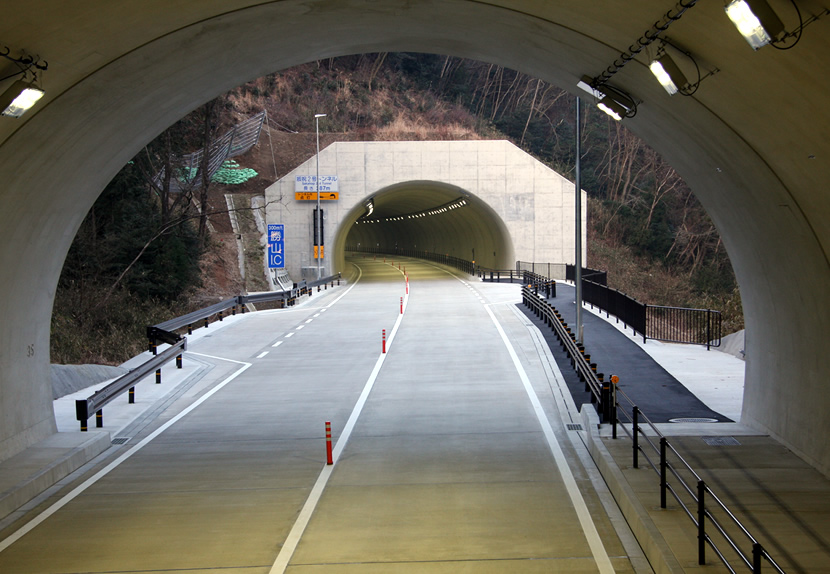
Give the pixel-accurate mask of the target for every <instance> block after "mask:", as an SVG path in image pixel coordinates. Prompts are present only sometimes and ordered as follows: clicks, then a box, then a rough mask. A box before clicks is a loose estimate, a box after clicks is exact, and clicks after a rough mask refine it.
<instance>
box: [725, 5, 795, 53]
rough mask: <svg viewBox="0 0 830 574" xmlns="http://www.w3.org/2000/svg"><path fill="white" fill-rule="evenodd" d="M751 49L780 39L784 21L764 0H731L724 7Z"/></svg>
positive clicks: (756, 48)
mask: <svg viewBox="0 0 830 574" xmlns="http://www.w3.org/2000/svg"><path fill="white" fill-rule="evenodd" d="M724 10H726V15H727V16H728V17H729V19H730V20H732V23H733V24H735V27H736V28H737V29H738V32H740V33H741V35H742V36H743V37H744V39H745V40H746V41H747V42H749V45H750V46H752V49H753V50H758V49H759V48H761V47H763V46H766V45H767V44H769V43H771V42H775V41H778V40H781V36H782V35H783V34H784V23H783V22H782V21H781V19H780V18H779V17H778V15H777V14H776V13H775V11H774V10H773V9H772V8H770V5H769V4H768V3H767V1H766V0H733V1H732V2H730V3H729V4H727V5H726V7H725V8H724Z"/></svg>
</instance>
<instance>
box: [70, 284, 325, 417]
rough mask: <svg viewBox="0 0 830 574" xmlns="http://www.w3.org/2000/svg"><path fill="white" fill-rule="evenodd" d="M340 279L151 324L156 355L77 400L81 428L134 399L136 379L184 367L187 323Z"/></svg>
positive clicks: (292, 297)
mask: <svg viewBox="0 0 830 574" xmlns="http://www.w3.org/2000/svg"><path fill="white" fill-rule="evenodd" d="M340 279H341V275H340V273H337V274H336V275H331V276H329V277H324V278H322V279H318V280H315V281H311V282H306V281H302V282H300V283H299V284H295V285H294V288H293V289H291V290H290V291H284V292H276V291H272V292H266V293H255V294H252V295H250V294H249V295H237V296H236V297H231V298H229V299H225V300H224V301H220V302H219V303H215V304H213V305H210V306H208V307H204V308H202V309H198V310H196V311H193V312H192V313H187V314H186V315H181V316H179V317H174V318H173V319H170V320H168V321H164V322H163V323H159V324H157V325H152V326H150V327H147V338H148V340H149V348H150V352H152V353H153V358H151V359H150V360H148V361H146V362H144V363H142V364H141V365H139V366H138V367H136V368H135V369H133V370H131V371H130V372H129V373H127V374H126V375H123V376H121V377H119V378H118V379H116V380H114V381H113V382H112V383H110V384H109V385H107V386H105V387H104V388H102V389H100V390H98V391H97V392H95V393H94V394H92V395H90V396H89V397H87V398H86V399H79V400H76V401H75V416H76V418H77V420H78V421H79V422H80V425H81V430H82V431H86V430H87V424H88V421H89V419H90V418H91V417H92V413H95V424H96V426H97V427H99V428H100V427H102V426H103V421H104V411H103V409H104V406H106V405H107V404H109V403H110V402H112V401H113V400H114V399H116V398H117V397H119V396H120V395H122V394H123V393H125V392H129V398H128V401H129V403H130V404H132V403H134V402H135V385H136V383H138V382H139V381H140V380H142V379H143V378H145V377H146V376H148V375H149V374H150V373H152V372H153V371H155V372H156V383H159V384H160V383H161V367H162V366H163V365H164V364H165V363H167V362H168V361H171V360H172V359H173V358H174V357H175V359H176V366H177V367H178V368H180V369H181V368H182V353H183V352H184V351H185V350H186V348H187V338H186V337H183V336H181V335H179V334H177V333H175V332H174V331H178V330H180V329H183V328H185V327H187V333H188V334H192V333H193V326H194V325H196V324H197V323H201V322H202V321H204V326H205V327H207V326H208V324H209V319H210V317H212V316H214V315H217V316H218V319H219V320H220V321H221V320H222V319H223V314H224V312H225V311H227V310H228V309H231V314H232V315H235V314H236V308H237V307H240V306H241V308H242V312H243V313H244V312H245V305H246V304H247V303H261V302H265V301H277V300H282V301H283V302H285V304H286V305H287V306H291V305H293V304H294V302H295V301H296V299H297V298H298V297H300V296H302V295H311V293H312V291H313V288H314V287H317V291H318V292H319V291H321V287H325V288H326V289H328V285H329V284H331V286H332V287H334V283H335V281H336V282H337V284H338V285H339V284H340ZM159 342H162V343H168V344H169V345H170V348H168V349H166V350H165V351H164V352H162V353H161V354H158V344H159Z"/></svg>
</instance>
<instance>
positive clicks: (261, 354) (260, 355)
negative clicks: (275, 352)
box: [256, 351, 269, 359]
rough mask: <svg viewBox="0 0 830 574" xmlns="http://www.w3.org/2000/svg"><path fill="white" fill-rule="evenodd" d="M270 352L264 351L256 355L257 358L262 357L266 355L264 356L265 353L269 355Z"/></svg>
mask: <svg viewBox="0 0 830 574" xmlns="http://www.w3.org/2000/svg"><path fill="white" fill-rule="evenodd" d="M268 353H269V351H262V352H261V353H260V354H259V355H257V356H256V358H257V359H261V358H262V357H264V356H265V355H267V354H268Z"/></svg>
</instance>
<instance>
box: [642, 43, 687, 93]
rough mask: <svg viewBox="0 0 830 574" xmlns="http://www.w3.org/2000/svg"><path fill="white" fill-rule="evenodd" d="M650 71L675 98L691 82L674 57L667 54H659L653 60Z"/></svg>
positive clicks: (649, 67)
mask: <svg viewBox="0 0 830 574" xmlns="http://www.w3.org/2000/svg"><path fill="white" fill-rule="evenodd" d="M648 69H649V70H651V73H652V74H654V77H655V78H657V81H658V82H660V85H661V86H663V89H665V90H666V91H667V92H668V93H669V95H670V96H673V95H674V94H676V93H677V92H679V91H680V90H682V89H683V88H685V87H686V86H687V85H688V84H689V80H687V79H686V76H685V74H683V72H682V71H681V70H680V68H679V67H678V66H677V64H676V63H675V61H674V60H673V59H672V57H671V56H669V55H668V54H667V53H666V52H663V53H662V54H658V56H657V57H656V58H655V59H654V60H652V62H651V64H649V66H648Z"/></svg>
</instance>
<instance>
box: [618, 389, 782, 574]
mask: <svg viewBox="0 0 830 574" xmlns="http://www.w3.org/2000/svg"><path fill="white" fill-rule="evenodd" d="M612 396H613V397H614V409H613V410H614V412H613V417H612V425H613V438H615V439H616V438H617V426H618V425H619V426H620V428H622V429H623V432H625V434H626V435H628V437H629V438H630V439H631V441H632V450H633V467H634V468H639V464H640V454H642V455H643V457H644V458H645V459H646V461H647V462H648V464H649V466H650V467H651V468H652V469H653V470H654V471H655V473H657V474H658V475H659V477H660V508H666V507H667V505H666V499H667V494H669V493H670V494H671V495H672V496H673V497H674V499H675V501H677V503H678V504H679V505H680V508H681V509H682V510H683V511H684V512H685V513H686V516H688V518H689V519H690V520H691V522H692V523H693V524H694V525H695V527H696V528H697V539H698V549H697V552H698V564H700V565H701V566H702V565H704V564H706V547H707V545H708V546H709V547H710V548H711V549H712V550H713V551H714V552H715V554H716V555H717V556H718V558H719V559H720V560H721V562H723V564H724V565H725V566H726V568H727V569H728V570H729V571H730V572H732V573H733V574H735V573H736V569H735V568H736V566H735V565H734V564H733V562H736V561H737V562H738V563H739V564H743V566H744V567H745V568H747V569H748V570H749V571H750V572H752V573H753V574H761V571H762V570H761V569H762V565H763V561H764V560H766V562H767V563H768V564H769V565H770V566H771V567H772V568H773V570H774V571H775V572H778V573H779V574H786V573H785V572H784V570H783V569H782V568H781V566H780V565H779V564H778V563H777V562H776V561H775V560H774V559H773V558H772V556H770V554H769V553H768V552H767V551H766V550H765V549H764V547H763V546H762V545H761V543H760V542H758V540H757V539H756V538H755V537H754V536H753V535H752V534H751V533H750V531H749V530H748V529H747V528H746V527H745V526H744V525H743V524H742V523H741V521H740V520H739V519H738V518H737V516H735V514H734V513H733V512H732V511H731V510H730V509H729V507H727V506H726V504H724V502H723V501H722V500H721V499H720V498H719V497H718V495H717V494H715V492H714V491H713V490H712V488H711V487H710V486H709V485H708V484H706V482H705V481H704V480H703V479H702V478H701V476H700V475H699V474H698V473H697V472H696V471H695V470H694V469H693V468H692V467H691V465H689V463H688V462H686V460H685V459H684V458H683V456H682V455H681V454H680V453H679V452H678V451H677V449H676V448H675V447H674V446H673V445H672V444H671V443H670V441H669V439H668V438H667V437H666V436H665V435H663V433H661V432H660V431H659V430H658V429H657V426H656V425H655V424H654V423H653V422H652V421H651V420H650V419H649V418H648V417H647V416H646V415H645V414H644V413H643V412H642V411H640V409H639V408H638V407H637V405H635V404H634V401H632V400H631V398H630V397H629V396H628V395H626V394H625V392H624V391H622V390H620V389H617V385H616V383H615V384H614V389H613V392H612ZM617 397H622V398H624V399H625V401H626V402H627V403H628V406H629V407H631V414H630V415H629V414H628V412H627V411H626V410H625V408H622V407H621V406H620V404H619V402H618V401H617ZM620 412H622V413H623V415H624V417H625V419H626V420H627V421H628V423H629V424H630V426H631V429H630V430H629V429H628V428H627V427H626V425H625V424H620V420H619V413H620ZM643 421H644V422H645V424H646V425H647V426H648V427H649V428H651V430H652V432H653V433H654V434H655V435H656V438H657V439H658V440H657V441H656V444H655V441H653V440H652V437H650V436H648V434H646V433H645V432H644V430H643V427H642V426H641V424H640V423H641V422H643ZM646 448H649V449H650V453H649V452H647V451H646V450H645V449H646ZM649 454H651V456H649ZM652 457H654V459H652ZM684 474H685V475H686V476H685V477H684ZM707 522H708V524H711V526H712V527H714V531H713V530H712V529H711V528H710V529H707V526H706V525H707ZM730 530H731V531H732V533H730ZM733 534H734V535H740V536H742V537H744V538H745V542H744V544H743V545H742V544H741V543H740V541H738V540H736V539H735V536H733ZM716 538H717V540H716ZM747 542H748V545H749V547H750V549H749V550H746V544H747ZM719 544H720V545H721V546H719ZM724 544H725V546H723V545H724ZM727 547H728V549H727ZM727 553H730V554H731V556H727Z"/></svg>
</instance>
